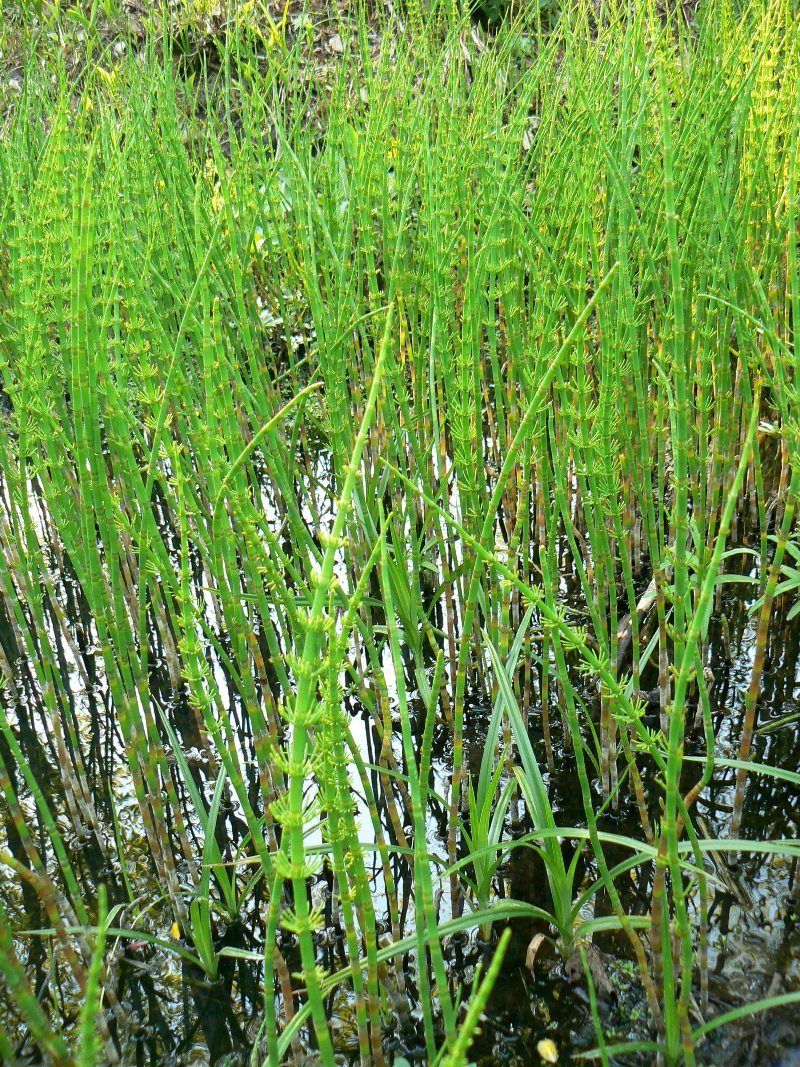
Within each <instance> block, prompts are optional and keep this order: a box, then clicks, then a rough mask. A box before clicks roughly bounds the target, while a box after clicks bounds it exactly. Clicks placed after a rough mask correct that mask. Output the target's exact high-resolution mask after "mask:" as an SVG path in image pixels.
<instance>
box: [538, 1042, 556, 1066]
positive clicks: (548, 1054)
mask: <svg viewBox="0 0 800 1067" xmlns="http://www.w3.org/2000/svg"><path fill="white" fill-rule="evenodd" d="M536 1051H537V1052H538V1053H539V1055H540V1056H541V1058H542V1062H543V1063H558V1049H557V1048H556V1043H555V1041H551V1040H550V1038H549V1037H546V1038H544V1039H543V1040H542V1041H539V1042H538V1043H537V1045H536Z"/></svg>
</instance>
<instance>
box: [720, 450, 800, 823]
mask: <svg viewBox="0 0 800 1067" xmlns="http://www.w3.org/2000/svg"><path fill="white" fill-rule="evenodd" d="M799 490H800V469H797V468H796V469H795V470H794V472H793V474H792V480H791V482H790V484H789V493H788V496H787V499H786V508H785V510H784V512H783V520H782V522H781V528H780V532H779V534H778V543H777V545H776V546H775V556H774V558H773V560H772V566H771V567H770V569H769V575H768V577H767V585H766V588H765V590H764V599H763V601H762V603H761V610H760V612H759V615H758V630H757V633H756V650H755V656H754V658H753V670H752V672H751V674H750V685H749V686H748V688H747V694H746V696H745V702H744V725H743V727H742V740H741V742H740V745H739V759H740V760H742V761H747V760H749V759H750V749H751V746H752V743H753V729H754V727H755V721H756V704H757V701H758V696H759V693H760V692H761V679H762V677H763V674H764V661H765V658H766V651H767V637H768V636H769V621H770V618H771V616H772V605H773V603H774V600H775V589H776V588H777V585H778V579H779V578H780V573H781V564H782V563H783V556H784V553H785V551H786V542H787V541H788V540H789V533H790V531H791V528H792V522H793V521H794V513H795V505H796V502H797V493H798V491H799ZM746 783H747V771H746V770H745V769H744V768H743V767H740V768H739V769H738V770H737V772H736V793H735V795H734V798H733V818H732V820H731V835H732V836H733V837H736V836H737V835H738V833H739V827H740V826H741V822H742V808H743V805H744V790H745V785H746Z"/></svg>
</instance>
